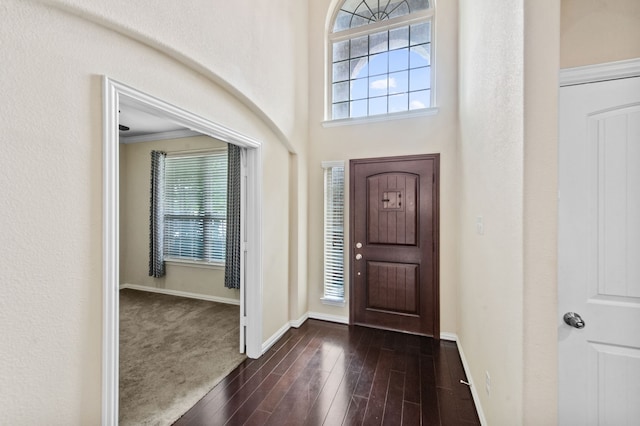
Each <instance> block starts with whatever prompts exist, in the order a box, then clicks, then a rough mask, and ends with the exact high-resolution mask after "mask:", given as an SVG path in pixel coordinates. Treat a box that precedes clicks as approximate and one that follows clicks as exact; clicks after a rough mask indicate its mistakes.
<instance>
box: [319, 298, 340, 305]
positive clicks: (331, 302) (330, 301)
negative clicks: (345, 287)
mask: <svg viewBox="0 0 640 426" xmlns="http://www.w3.org/2000/svg"><path fill="white" fill-rule="evenodd" d="M320 301H321V302H322V304H323V305H331V306H339V307H344V305H345V300H344V299H339V298H337V297H321V298H320Z"/></svg>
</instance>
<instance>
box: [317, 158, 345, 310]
mask: <svg viewBox="0 0 640 426" xmlns="http://www.w3.org/2000/svg"><path fill="white" fill-rule="evenodd" d="M322 167H323V168H324V298H323V299H324V300H328V301H332V300H333V301H338V300H344V162H342V161H339V162H326V163H323V164H322Z"/></svg>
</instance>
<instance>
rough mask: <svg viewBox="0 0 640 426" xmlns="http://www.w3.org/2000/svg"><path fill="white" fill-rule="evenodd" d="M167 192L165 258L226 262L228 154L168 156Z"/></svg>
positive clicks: (165, 206) (166, 168)
mask: <svg viewBox="0 0 640 426" xmlns="http://www.w3.org/2000/svg"><path fill="white" fill-rule="evenodd" d="M164 189H165V191H164V196H165V199H164V223H165V225H164V226H165V227H164V231H165V237H164V242H165V245H164V248H165V259H167V260H189V261H202V262H210V263H222V262H224V260H225V244H226V222H227V151H226V150H224V151H222V150H221V151H215V152H208V153H202V154H191V155H179V156H173V157H172V156H168V157H167V159H166V164H165V187H164Z"/></svg>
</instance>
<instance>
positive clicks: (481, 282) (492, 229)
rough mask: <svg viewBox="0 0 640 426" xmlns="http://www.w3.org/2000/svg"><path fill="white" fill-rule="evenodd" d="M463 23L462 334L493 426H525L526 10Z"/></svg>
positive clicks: (475, 5) (510, 9)
mask: <svg viewBox="0 0 640 426" xmlns="http://www.w3.org/2000/svg"><path fill="white" fill-rule="evenodd" d="M459 22H460V88H459V91H460V138H459V144H458V155H459V157H458V161H459V173H458V174H459V191H460V194H459V196H460V204H459V210H458V216H457V218H458V221H459V222H458V223H459V240H458V243H457V248H458V254H459V270H460V289H459V303H460V307H459V310H458V318H459V320H458V334H459V337H460V342H461V345H462V347H463V349H464V352H465V354H466V356H467V360H468V362H469V365H470V369H471V374H472V376H473V380H474V382H475V384H476V386H477V388H476V389H477V392H478V394H479V396H480V400H481V403H482V407H483V410H484V413H485V415H486V418H487V421H488V424H490V425H517V424H521V423H522V421H521V419H522V413H523V395H522V386H523V347H522V341H523V319H524V318H523V222H522V217H523V144H524V141H523V132H524V128H523V126H524V123H523V114H524V110H523V95H524V86H523V67H524V64H523V59H524V51H523V43H524V39H523V24H524V22H523V2H522V1H514V2H504V1H501V0H488V1H484V2H477V1H473V0H461V1H460V21H459ZM478 216H481V217H482V218H483V221H484V234H482V235H480V234H478V233H477V232H476V218H477V217H478ZM485 372H489V374H490V376H491V394H490V395H488V394H487V393H486V392H485V389H484V384H485Z"/></svg>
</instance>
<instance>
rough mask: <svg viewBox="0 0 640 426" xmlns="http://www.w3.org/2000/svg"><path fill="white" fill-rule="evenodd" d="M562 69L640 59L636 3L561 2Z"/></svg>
mask: <svg viewBox="0 0 640 426" xmlns="http://www.w3.org/2000/svg"><path fill="white" fill-rule="evenodd" d="M560 28H561V38H560V66H561V67H562V68H568V67H576V66H582V65H590V64H598V63H602V62H612V61H620V60H624V59H633V58H640V1H638V0H562V14H561V23H560Z"/></svg>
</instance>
